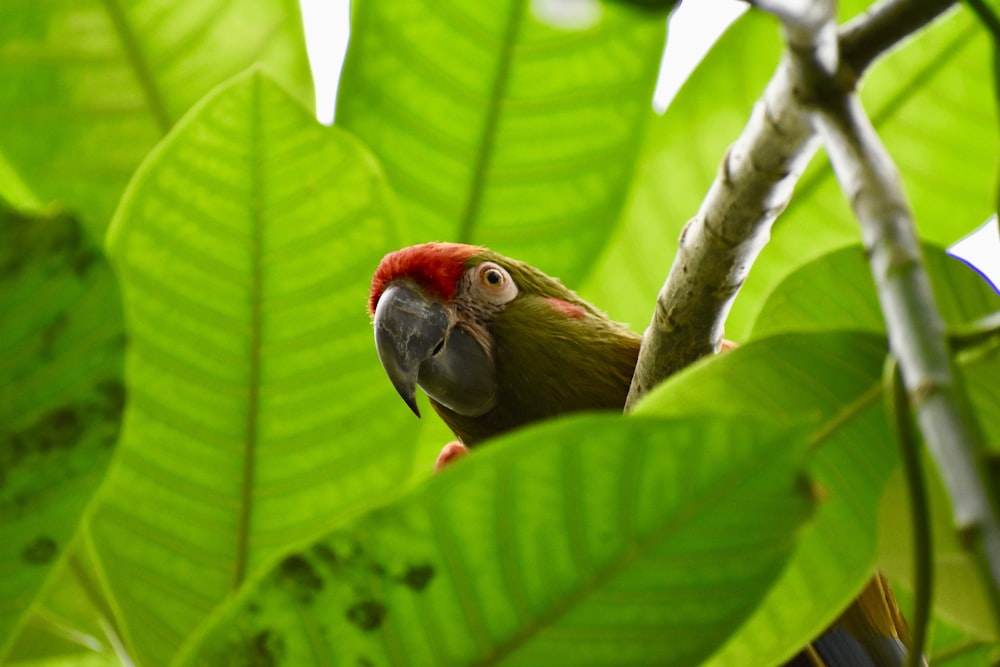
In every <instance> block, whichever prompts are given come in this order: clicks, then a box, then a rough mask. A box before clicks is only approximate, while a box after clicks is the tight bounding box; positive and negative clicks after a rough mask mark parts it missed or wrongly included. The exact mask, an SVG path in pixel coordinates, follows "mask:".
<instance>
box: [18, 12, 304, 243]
mask: <svg viewBox="0 0 1000 667" xmlns="http://www.w3.org/2000/svg"><path fill="white" fill-rule="evenodd" d="M255 62H262V63H266V64H267V65H268V66H269V67H270V68H271V69H272V70H273V71H275V72H276V73H277V74H278V75H280V76H281V78H282V80H283V81H284V82H285V83H286V84H287V85H289V86H290V87H292V88H293V90H294V91H295V94H296V96H297V97H298V98H299V99H301V100H302V101H303V102H306V101H308V102H309V103H310V104H311V103H312V91H311V84H310V76H309V66H308V62H307V60H306V53H305V44H304V39H303V35H302V26H301V18H300V15H299V6H298V3H297V2H295V0H198V1H197V2H195V1H188V2H176V1H174V0H105V1H101V0H55V1H53V2H44V3H38V2H35V1H34V0H4V11H3V20H2V21H0V108H2V109H3V110H4V112H3V122H2V123H0V153H2V154H3V155H4V157H5V158H6V160H7V161H8V162H9V163H10V165H11V166H12V167H13V168H14V169H15V170H16V171H18V172H19V174H20V176H21V178H22V179H23V180H24V182H25V184H26V185H27V186H28V187H29V188H30V189H31V190H32V191H33V192H34V195H35V196H36V197H37V198H38V199H40V200H41V201H43V202H44V201H52V200H55V201H58V202H59V203H60V204H61V205H63V206H65V207H66V208H67V209H70V210H73V211H75V212H77V213H78V214H79V215H80V216H81V217H82V219H83V220H84V222H85V223H86V225H87V228H88V229H89V230H90V231H91V232H93V233H94V234H95V237H96V238H101V237H103V233H104V230H105V229H106V227H107V224H108V221H109V220H110V218H111V214H112V212H113V210H114V207H115V205H116V204H117V202H118V198H119V197H120V196H121V194H122V191H123V190H124V188H125V184H126V183H127V182H128V179H129V177H130V176H131V175H132V172H133V170H134V169H135V168H136V166H137V165H138V164H139V162H140V161H141V160H142V159H143V158H144V157H145V155H146V153H148V152H149V150H150V149H151V148H152V147H153V146H154V145H155V144H156V142H157V141H159V140H160V139H161V138H162V137H163V135H164V134H166V132H167V131H168V130H169V129H170V127H171V126H172V125H173V124H174V123H175V122H176V121H177V119H178V118H180V116H181V115H182V114H183V113H184V112H185V111H187V109H188V108H190V107H191V105H192V104H194V102H195V101H197V100H198V98H200V97H201V96H202V95H204V94H205V93H207V92H208V91H209V90H211V89H212V87H214V86H215V85H217V84H218V83H220V82H221V81H223V80H224V79H226V78H227V77H229V76H232V75H234V74H236V73H238V72H240V71H242V70H243V69H245V68H246V67H247V66H249V65H250V64H252V63H255ZM3 191H4V187H3V186H0V192H3Z"/></svg>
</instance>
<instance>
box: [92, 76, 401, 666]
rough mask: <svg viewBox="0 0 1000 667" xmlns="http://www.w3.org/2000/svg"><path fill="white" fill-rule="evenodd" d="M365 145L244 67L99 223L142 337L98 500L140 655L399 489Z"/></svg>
mask: <svg viewBox="0 0 1000 667" xmlns="http://www.w3.org/2000/svg"><path fill="white" fill-rule="evenodd" d="M392 208H393V206H392V204H391V202H390V200H389V193H388V191H387V189H386V187H385V185H384V182H383V179H382V178H381V175H380V173H379V170H378V168H377V166H376V165H375V163H374V160H373V159H372V157H371V155H370V154H369V153H368V152H367V151H366V150H364V148H363V147H362V146H361V145H360V144H359V143H358V142H357V141H356V140H355V139H353V138H352V137H350V136H349V135H348V134H347V133H345V132H344V131H342V130H339V129H334V128H324V127H322V126H320V125H319V124H317V123H316V122H315V120H314V119H313V118H312V117H311V116H310V114H309V113H308V112H307V111H306V110H305V109H304V108H303V107H301V106H300V105H299V104H298V103H297V102H296V101H295V100H293V99H292V98H291V97H290V96H289V95H288V94H286V93H285V92H284V91H283V90H282V89H280V88H279V87H278V86H277V85H275V84H274V83H273V82H272V80H271V79H269V78H268V77H267V76H266V75H264V74H262V73H260V72H259V71H251V72H249V73H246V74H244V75H241V76H239V77H237V78H236V79H234V80H233V81H232V82H231V83H230V84H228V85H227V86H225V87H224V88H221V89H219V90H218V91H216V92H215V93H213V94H212V95H211V96H209V97H208V98H206V99H205V100H203V101H202V102H201V103H200V104H199V105H197V106H196V107H195V109H193V110H192V112H191V114H190V115H189V116H187V117H186V118H185V119H184V120H182V121H181V122H180V123H179V124H178V125H177V127H176V128H175V129H174V131H173V132H172V133H171V134H170V136H169V137H168V138H167V139H166V140H165V141H164V143H162V144H161V145H160V146H159V147H158V149H157V150H156V151H155V152H154V153H153V154H152V155H151V156H150V158H149V160H147V161H146V162H145V163H144V164H143V166H142V167H140V169H139V170H138V172H137V174H136V177H135V179H134V180H133V181H132V183H131V184H130V186H129V189H128V191H127V192H126V195H125V197H124V199H123V202H122V205H121V208H120V209H119V210H118V213H117V214H116V216H115V220H114V222H113V223H112V227H111V229H110V231H109V240H108V244H109V248H110V250H111V254H112V258H113V259H114V260H115V263H116V268H117V270H118V272H119V275H120V277H121V280H122V284H123V290H124V296H125V305H126V321H127V324H128V327H129V332H130V334H131V337H132V340H131V347H130V350H129V354H128V358H127V365H126V380H127V383H128V388H129V403H128V407H127V410H126V417H125V421H124V425H123V431H122V439H121V442H120V446H119V452H118V456H117V459H116V461H115V465H114V466H113V467H112V469H111V470H110V471H109V473H108V480H107V483H106V484H105V486H104V487H103V488H102V491H101V493H100V495H99V496H98V502H97V505H96V507H95V508H94V511H93V513H92V515H91V517H90V533H91V538H92V540H93V545H94V549H95V551H96V553H97V555H98V557H99V560H100V565H101V568H102V573H101V574H102V577H103V579H104V581H106V584H107V588H108V592H109V593H110V596H111V598H112V599H113V601H114V604H115V607H116V609H117V611H118V612H119V614H120V618H119V621H120V623H121V625H122V627H123V632H124V633H125V637H126V639H127V643H128V646H129V648H130V650H131V651H133V652H134V654H135V657H136V658H137V659H139V660H140V661H141V662H143V663H147V664H165V663H166V662H167V661H168V659H169V658H170V656H172V655H173V653H174V652H175V651H176V650H177V649H178V647H179V646H180V644H181V643H182V642H183V640H184V639H185V638H186V637H187V636H188V634H190V633H191V631H192V630H194V628H195V627H197V625H198V624H199V623H200V622H201V621H202V620H203V619H204V618H205V616H206V615H208V614H209V613H210V612H211V611H212V609H213V608H214V607H215V605H217V604H218V603H219V602H221V601H222V600H223V599H225V598H226V597H228V596H230V595H231V594H232V593H233V592H234V591H236V590H237V589H238V588H239V587H240V585H241V584H242V583H243V581H244V580H245V579H246V578H247V577H248V576H249V575H250V574H251V573H253V572H254V571H256V570H257V569H258V568H260V567H261V566H262V565H265V564H266V563H268V562H269V561H270V560H272V559H274V558H275V557H276V555H277V554H278V553H279V552H280V551H281V550H282V549H285V548H287V547H288V545H290V544H295V543H298V542H302V541H303V540H307V539H309V538H312V537H314V536H315V535H317V534H320V533H323V532H326V531H327V530H329V529H330V528H331V527H332V526H334V525H337V524H338V523H339V522H341V521H343V520H344V518H345V517H347V516H349V515H351V514H354V513H357V512H360V511H363V510H365V509H366V508H368V507H370V506H371V505H372V504H374V503H377V502H381V501H383V500H384V499H385V498H386V497H390V496H391V494H392V493H393V492H394V491H395V489H396V488H397V487H398V486H399V485H400V482H401V481H402V480H403V479H405V478H406V476H407V475H408V474H409V471H410V466H411V465H412V461H411V456H412V442H413V440H414V439H415V437H416V431H415V429H414V428H413V424H414V423H413V422H412V421H411V419H412V417H411V415H410V414H409V413H408V412H407V411H406V410H405V409H401V406H400V405H399V401H398V397H397V396H396V394H395V392H394V391H393V389H392V387H391V385H390V384H389V383H388V382H386V381H385V378H384V376H383V372H382V370H381V368H380V367H379V363H378V359H377V357H376V355H375V350H374V345H373V344H372V341H371V325H370V322H369V320H368V317H367V315H366V313H365V308H364V304H365V302H366V299H367V292H368V286H369V275H370V272H371V270H372V267H373V266H375V265H376V264H377V263H378V260H379V258H380V257H381V254H382V251H383V248H385V247H386V246H387V245H393V244H396V243H398V242H399V236H400V234H399V232H398V230H397V228H396V223H395V220H394V217H393V215H392Z"/></svg>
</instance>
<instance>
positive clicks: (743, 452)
mask: <svg viewBox="0 0 1000 667" xmlns="http://www.w3.org/2000/svg"><path fill="white" fill-rule="evenodd" d="M804 454H805V447H804V441H803V439H802V438H801V437H797V432H794V431H790V430H789V429H788V428H787V427H784V426H781V427H777V426H773V425H770V426H768V425H763V424H759V423H754V422H752V421H748V420H746V419H740V420H726V419H720V418H712V419H706V418H704V417H695V418H687V419H677V420H670V421H668V420H658V419H650V418H648V417H647V418H623V417H621V416H619V415H604V416H592V415H587V416H577V417H571V418H569V419H564V420H560V421H557V422H550V423H548V424H545V425H542V426H539V427H537V428H530V429H527V430H524V431H521V432H519V433H516V434H513V435H511V436H509V437H505V438H503V439H500V440H497V441H496V442H495V443H494V444H492V445H491V446H490V447H488V448H486V449H483V450H480V451H477V452H476V453H475V454H474V455H472V456H469V457H468V458H467V459H466V460H463V461H461V462H459V463H457V464H455V465H454V467H453V468H452V469H449V470H447V471H446V472H445V473H444V474H442V475H440V476H437V477H435V478H434V479H433V480H431V481H430V482H429V483H428V484H426V485H424V486H422V487H420V489H419V490H418V491H417V492H416V493H414V494H413V495H410V496H407V497H405V498H402V499H400V500H399V501H398V502H396V503H394V504H393V505H392V506H390V507H388V508H385V509H382V510H377V511H375V512H373V513H371V514H369V515H367V516H365V517H363V518H361V519H359V520H358V521H357V522H355V523H353V524H351V525H350V526H347V527H345V528H344V529H343V530H339V531H336V532H334V533H332V534H331V535H329V536H328V537H327V538H325V539H323V540H321V541H319V542H317V543H315V544H313V545H312V546H311V547H310V548H308V549H304V550H302V551H300V552H298V553H295V554H292V555H290V556H288V557H287V558H286V559H285V560H284V561H283V562H282V563H281V564H280V565H278V566H277V567H276V568H275V569H274V570H273V571H272V572H271V574H269V575H268V576H267V577H266V578H265V579H264V580H262V581H261V582H260V584H259V585H258V586H257V587H255V588H254V589H252V590H251V592H250V593H249V594H248V595H247V596H246V597H245V598H243V599H242V600H240V601H239V603H238V604H237V605H235V606H234V607H233V608H232V609H231V610H230V612H229V613H228V614H227V615H226V616H224V617H223V619H222V621H221V622H220V623H219V624H217V625H216V627H215V628H214V629H213V630H212V631H211V632H210V633H209V634H208V635H207V636H206V638H205V640H204V642H203V643H202V644H201V645H200V646H195V651H194V652H193V653H192V654H191V655H189V656H187V658H188V659H187V660H184V661H183V664H204V665H215V664H219V663H220V661H223V660H233V659H236V660H242V661H244V662H267V661H268V660H269V659H270V660H273V661H281V662H283V663H286V664H306V663H312V662H320V663H327V664H372V665H374V664H379V665H383V664H417V665H467V664H494V663H496V662H498V661H501V660H502V661H503V663H504V664H509V665H543V664H611V663H616V664H640V663H651V662H652V663H656V664H677V665H690V664H697V662H698V661H699V660H700V659H701V658H703V657H704V656H706V655H708V654H709V653H710V652H711V651H712V650H713V648H714V647H715V645H717V644H718V642H719V641H720V640H721V639H722V638H723V637H725V636H726V635H727V634H728V633H729V632H731V631H732V630H733V629H734V628H735V627H736V626H737V625H738V624H739V623H740V621H741V620H742V619H743V617H744V616H745V615H746V614H747V613H748V611H749V610H750V609H751V608H752V607H753V606H754V604H755V603H756V602H757V600H759V598H760V596H761V595H763V593H764V591H765V590H766V589H767V586H768V585H769V584H770V582H771V581H772V580H773V579H774V577H775V576H776V575H777V574H778V572H779V571H780V569H781V566H782V564H783V562H784V560H785V558H786V557H787V555H788V553H789V550H790V549H791V548H792V546H793V545H794V542H795V537H796V534H797V532H798V530H799V527H800V525H801V523H802V522H803V520H804V519H805V518H806V517H807V516H808V513H809V510H810V507H811V498H810V496H809V493H808V486H807V485H806V484H804V479H803V477H802V467H803V465H804V461H803V459H804Z"/></svg>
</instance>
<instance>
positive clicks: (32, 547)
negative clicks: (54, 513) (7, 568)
mask: <svg viewBox="0 0 1000 667" xmlns="http://www.w3.org/2000/svg"><path fill="white" fill-rule="evenodd" d="M58 553H59V545H57V544H56V542H55V540H53V539H52V538H51V537H47V536H45V535H40V536H39V537H36V538H35V539H34V541H32V542H31V544H29V545H28V546H26V547H25V548H24V551H22V552H21V558H22V559H23V560H24V561H25V562H26V563H31V564H32V565H45V564H46V563H49V562H51V561H52V559H53V558H55V557H56V555H57V554H58Z"/></svg>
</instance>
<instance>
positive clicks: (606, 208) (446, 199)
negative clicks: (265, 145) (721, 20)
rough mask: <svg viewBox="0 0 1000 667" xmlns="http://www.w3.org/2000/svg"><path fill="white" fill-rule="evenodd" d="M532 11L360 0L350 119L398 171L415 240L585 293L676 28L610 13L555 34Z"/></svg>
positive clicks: (521, 0)
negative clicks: (501, 257) (509, 262)
mask: <svg viewBox="0 0 1000 667" xmlns="http://www.w3.org/2000/svg"><path fill="white" fill-rule="evenodd" d="M533 6H534V3H532V2H531V1H530V0H503V1H502V2H487V3H484V2H481V1H480V0H451V1H450V2H448V3H447V4H445V5H434V6H433V9H431V5H429V4H427V2H426V0H359V1H358V2H355V3H354V5H353V6H352V13H353V26H352V37H351V43H350V47H349V49H348V53H347V60H346V62H345V66H344V73H343V77H342V79H341V85H340V95H339V98H338V101H337V123H338V124H341V125H342V126H343V127H346V128H348V129H350V130H351V131H353V132H355V133H356V134H357V135H358V136H359V137H361V139H363V140H364V141H365V142H366V143H367V144H368V145H369V146H370V147H371V148H372V150H374V152H375V154H376V155H378V157H379V159H380V160H381V162H382V163H383V164H384V165H385V167H386V172H387V174H388V176H389V180H390V182H391V183H392V185H393V187H394V188H395V190H396V191H397V192H398V193H399V195H400V200H401V203H402V205H403V208H404V211H405V213H406V215H407V217H408V219H409V220H410V221H411V222H412V223H413V229H414V230H415V231H416V230H419V235H414V236H412V237H411V238H410V241H411V242H418V241H428V240H451V241H462V242H467V243H482V244H485V245H489V246H491V247H493V248H494V249H496V250H498V251H500V252H503V253H505V254H508V255H511V256H513V257H517V258H518V259H522V260H524V261H527V262H529V263H532V264H534V265H536V266H543V267H545V268H546V271H548V272H549V273H552V274H553V275H558V276H560V277H561V278H562V279H563V280H564V281H566V282H567V283H569V284H575V283H578V282H579V281H580V280H581V279H582V277H583V276H584V275H585V274H586V273H587V272H588V271H589V270H590V268H591V265H592V262H593V259H594V257H595V256H596V255H597V253H598V252H599V251H600V248H601V246H602V244H603V243H604V242H605V240H606V238H607V235H608V234H609V233H610V231H611V229H612V227H613V226H614V224H615V221H616V220H617V218H618V214H619V210H620V207H621V204H622V200H623V197H624V195H625V192H626V190H627V188H628V184H629V179H630V178H631V177H632V173H633V169H634V166H635V164H634V163H635V156H636V154H637V151H638V148H639V144H640V142H641V138H642V135H643V131H644V129H645V125H646V122H647V120H648V119H649V118H650V117H651V116H652V111H651V105H652V96H653V88H654V86H655V82H656V74H657V68H658V65H659V62H660V56H661V53H662V49H663V41H664V34H665V27H666V24H665V21H664V19H663V17H662V16H659V17H657V16H653V15H649V14H647V13H644V12H638V11H635V9H633V8H629V7H622V6H616V5H610V4H604V5H601V6H600V8H599V14H598V18H597V20H596V22H595V23H594V24H593V25H588V26H583V27H576V28H569V27H555V26H550V25H546V24H545V23H544V22H543V20H541V19H540V18H539V17H538V16H537V15H536V13H535V10H534V9H533Z"/></svg>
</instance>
